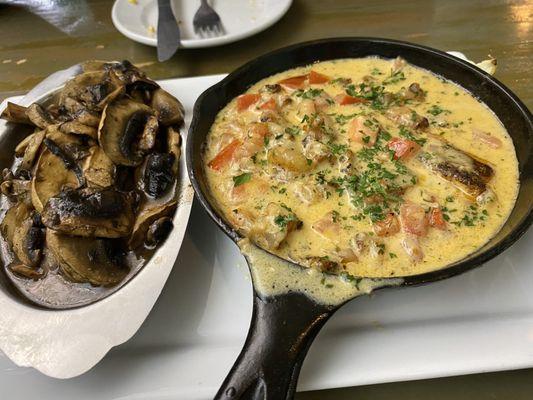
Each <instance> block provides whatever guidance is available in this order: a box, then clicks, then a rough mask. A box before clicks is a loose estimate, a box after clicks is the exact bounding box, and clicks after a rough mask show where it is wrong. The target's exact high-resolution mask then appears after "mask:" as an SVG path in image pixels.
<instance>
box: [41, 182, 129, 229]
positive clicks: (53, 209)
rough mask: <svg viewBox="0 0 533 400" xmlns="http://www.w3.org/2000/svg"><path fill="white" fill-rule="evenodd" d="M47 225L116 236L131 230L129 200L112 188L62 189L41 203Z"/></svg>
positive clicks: (52, 227) (44, 221) (53, 227)
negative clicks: (43, 203)
mask: <svg viewBox="0 0 533 400" xmlns="http://www.w3.org/2000/svg"><path fill="white" fill-rule="evenodd" d="M42 218H43V223H44V225H45V226H46V227H47V228H50V229H53V230H55V231H59V232H62V233H67V234H69V235H75V236H84V237H104V238H119V237H123V236H128V235H129V234H130V233H131V230H132V227H133V223H134V219H135V215H134V213H133V200H132V199H131V198H129V197H128V196H127V195H125V194H124V193H122V192H117V191H116V190H113V189H104V190H97V189H92V188H86V189H80V190H65V191H63V192H61V193H60V194H59V195H57V196H55V197H51V198H50V199H49V200H48V202H47V203H46V205H45V206H44V209H43V213H42Z"/></svg>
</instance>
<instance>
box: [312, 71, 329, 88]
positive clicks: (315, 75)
mask: <svg viewBox="0 0 533 400" xmlns="http://www.w3.org/2000/svg"><path fill="white" fill-rule="evenodd" d="M329 80H330V78H329V76H327V75H324V74H321V73H319V72H315V71H311V72H309V83H310V84H311V85H314V84H319V83H326V82H329Z"/></svg>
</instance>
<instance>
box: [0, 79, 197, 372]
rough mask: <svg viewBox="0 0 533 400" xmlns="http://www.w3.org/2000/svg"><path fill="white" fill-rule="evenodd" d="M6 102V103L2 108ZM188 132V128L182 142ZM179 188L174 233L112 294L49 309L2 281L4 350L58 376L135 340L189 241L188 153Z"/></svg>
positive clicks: (0, 129) (0, 336)
mask: <svg viewBox="0 0 533 400" xmlns="http://www.w3.org/2000/svg"><path fill="white" fill-rule="evenodd" d="M71 70H72V68H71V69H69V70H65V71H59V72H58V73H56V74H54V75H53V76H52V77H50V78H52V79H50V78H49V79H48V82H51V83H52V84H53V83H54V82H61V81H63V82H64V80H65V78H68V76H69V74H71V73H72V71H71ZM70 76H71V75H70ZM39 86H40V85H39ZM46 87H48V90H46ZM55 90H57V86H55V87H54V88H53V89H50V84H49V85H48V86H46V85H45V87H42V86H41V87H40V88H37V90H34V91H32V92H30V93H29V94H28V95H27V96H25V97H23V98H22V99H20V100H18V101H17V103H18V104H20V105H25V106H27V105H29V104H31V103H33V102H34V101H39V100H43V99H45V98H46V97H47V96H48V95H49V94H50V93H51V92H53V91H55ZM36 94H37V98H36ZM4 106H5V104H3V105H0V110H2V109H3V108H4ZM8 132H9V129H8V128H7V124H6V122H5V121H0V139H2V137H3V136H4V135H6V134H9V133H8ZM185 133H186V130H185V129H182V131H181V134H182V137H183V143H182V146H185ZM178 187H179V202H178V207H177V210H176V213H175V215H174V219H173V221H174V229H173V230H172V231H171V233H170V235H169V237H168V238H167V240H166V241H165V243H164V244H163V245H162V246H161V247H160V248H159V249H157V251H156V252H155V254H154V255H153V257H152V258H151V259H150V260H149V262H148V263H147V264H146V265H145V266H144V267H143V268H142V269H141V270H140V271H139V272H138V273H137V275H136V276H134V277H133V278H132V279H131V281H129V282H128V283H126V285H125V286H124V287H122V288H121V289H119V290H118V291H117V292H116V293H114V294H112V295H110V296H109V297H107V298H105V299H103V300H100V301H98V302H96V303H94V304H91V305H89V306H85V307H81V308H77V309H72V310H62V311H55V310H46V309H42V308H37V307H35V306H32V305H30V304H28V303H27V302H24V301H22V300H21V298H20V296H18V295H16V294H14V292H13V290H12V289H11V288H10V287H9V285H8V284H6V283H5V282H3V283H2V284H0V350H1V351H3V352H4V353H5V354H6V355H7V356H8V357H9V358H10V359H11V360H12V361H13V362H15V364H17V365H19V366H25V367H33V368H35V369H37V370H39V371H41V372H42V373H43V374H46V375H48V376H51V377H55V378H71V377H74V376H78V375H80V374H82V373H84V372H86V371H87V370H89V369H90V368H92V367H93V366H94V365H96V364H97V363H98V362H99V361H100V360H101V359H102V358H103V357H104V355H105V354H106V353H107V352H108V351H109V350H110V349H111V348H112V347H114V346H117V345H119V344H121V343H123V342H125V341H127V340H128V339H130V338H131V337H132V336H133V335H134V333H135V332H136V331H137V330H138V329H139V327H140V326H141V324H142V323H143V321H144V320H145V319H146V317H147V316H148V313H149V312H150V310H151V309H152V307H153V305H154V303H155V302H156V300H157V298H158V297H159V294H160V293H161V290H162V289H163V286H164V284H165V282H166V280H167V278H168V276H169V274H170V271H171V270H172V267H173V265H174V262H175V260H176V257H177V255H178V252H179V249H180V247H181V243H182V241H183V236H184V234H185V229H186V227H187V222H188V219H189V215H190V212H191V206H192V201H193V197H194V193H193V190H192V188H191V186H190V183H189V179H188V176H187V171H186V167H185V157H181V159H180V172H179V177H178ZM2 281H5V280H2Z"/></svg>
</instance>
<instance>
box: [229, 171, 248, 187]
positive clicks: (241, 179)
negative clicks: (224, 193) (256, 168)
mask: <svg viewBox="0 0 533 400" xmlns="http://www.w3.org/2000/svg"><path fill="white" fill-rule="evenodd" d="M250 179H252V174H251V173H249V172H245V173H244V174H240V175H237V176H234V177H233V186H234V187H237V186H240V185H242V184H244V183H246V182H249V181H250Z"/></svg>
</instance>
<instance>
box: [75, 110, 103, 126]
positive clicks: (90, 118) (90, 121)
mask: <svg viewBox="0 0 533 400" xmlns="http://www.w3.org/2000/svg"><path fill="white" fill-rule="evenodd" d="M74 121H76V122H78V123H80V124H83V125H86V126H92V127H94V128H98V125H99V124H100V116H98V115H95V114H93V113H91V112H89V111H87V110H85V109H82V110H80V111H78V112H77V113H76V114H75V116H74Z"/></svg>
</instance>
